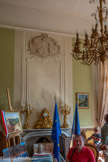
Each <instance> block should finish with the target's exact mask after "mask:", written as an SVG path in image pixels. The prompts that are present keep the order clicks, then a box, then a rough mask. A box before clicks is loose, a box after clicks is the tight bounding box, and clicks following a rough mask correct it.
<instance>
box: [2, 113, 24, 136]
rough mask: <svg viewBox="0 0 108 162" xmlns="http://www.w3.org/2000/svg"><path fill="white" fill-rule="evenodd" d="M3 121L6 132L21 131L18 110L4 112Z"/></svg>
mask: <svg viewBox="0 0 108 162" xmlns="http://www.w3.org/2000/svg"><path fill="white" fill-rule="evenodd" d="M5 121H6V126H7V130H8V134H10V133H17V132H21V131H22V125H21V119H20V114H19V112H6V111H5Z"/></svg>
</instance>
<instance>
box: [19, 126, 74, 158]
mask: <svg viewBox="0 0 108 162" xmlns="http://www.w3.org/2000/svg"><path fill="white" fill-rule="evenodd" d="M61 131H62V139H63V144H64V147H65V157H66V155H67V153H68V150H69V145H70V136H71V129H70V128H62V129H61ZM51 133H52V129H24V130H23V133H21V141H22V142H25V143H26V145H27V151H28V153H29V156H32V155H33V146H34V144H36V143H42V142H43V140H44V142H49V144H50V143H52V142H53V141H52V140H51ZM60 150H61V153H62V151H63V147H62V142H61V138H60Z"/></svg>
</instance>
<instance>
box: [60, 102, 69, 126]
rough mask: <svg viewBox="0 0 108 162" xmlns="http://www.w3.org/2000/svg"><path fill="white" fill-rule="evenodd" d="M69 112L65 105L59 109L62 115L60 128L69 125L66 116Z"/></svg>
mask: <svg viewBox="0 0 108 162" xmlns="http://www.w3.org/2000/svg"><path fill="white" fill-rule="evenodd" d="M70 111H71V108H70V107H69V106H68V105H66V104H65V105H64V106H62V107H61V113H62V114H64V118H63V125H62V126H61V127H62V128H68V127H69V124H68V123H67V115H69V114H70Z"/></svg>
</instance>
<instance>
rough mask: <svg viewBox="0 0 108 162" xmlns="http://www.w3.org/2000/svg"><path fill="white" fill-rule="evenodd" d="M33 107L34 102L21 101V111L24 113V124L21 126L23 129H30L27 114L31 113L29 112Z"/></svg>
mask: <svg viewBox="0 0 108 162" xmlns="http://www.w3.org/2000/svg"><path fill="white" fill-rule="evenodd" d="M34 107H35V102H32V103H31V102H29V101H28V102H27V104H25V102H24V101H21V108H22V110H21V113H23V114H25V115H26V117H25V124H24V126H23V128H24V129H30V126H29V116H30V115H31V113H32V112H33V111H34Z"/></svg>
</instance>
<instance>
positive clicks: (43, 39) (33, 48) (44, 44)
mask: <svg viewBox="0 0 108 162" xmlns="http://www.w3.org/2000/svg"><path fill="white" fill-rule="evenodd" d="M28 51H29V52H30V54H33V55H35V56H37V57H41V58H47V57H57V56H59V55H60V45H58V44H57V41H55V40H54V39H52V38H50V37H48V35H47V34H41V35H39V36H36V37H34V38H31V40H30V41H29V42H28Z"/></svg>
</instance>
